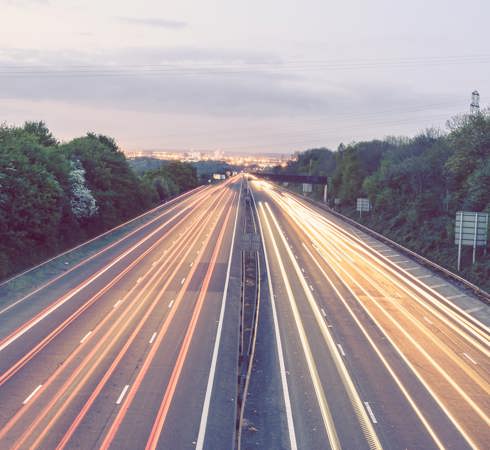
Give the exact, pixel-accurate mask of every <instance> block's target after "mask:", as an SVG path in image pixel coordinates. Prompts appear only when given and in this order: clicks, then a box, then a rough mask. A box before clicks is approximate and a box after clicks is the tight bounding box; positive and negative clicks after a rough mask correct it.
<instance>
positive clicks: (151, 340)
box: [148, 331, 157, 344]
mask: <svg viewBox="0 0 490 450" xmlns="http://www.w3.org/2000/svg"><path fill="white" fill-rule="evenodd" d="M156 337H157V332H156V331H155V332H154V333H153V334H152V335H151V338H150V340H149V341H148V344H153V341H154V340H155V338H156Z"/></svg>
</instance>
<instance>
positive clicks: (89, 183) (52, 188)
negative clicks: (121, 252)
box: [0, 122, 198, 278]
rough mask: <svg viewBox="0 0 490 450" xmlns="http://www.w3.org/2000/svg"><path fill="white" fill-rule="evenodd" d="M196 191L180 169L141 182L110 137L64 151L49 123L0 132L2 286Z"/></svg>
mask: <svg viewBox="0 0 490 450" xmlns="http://www.w3.org/2000/svg"><path fill="white" fill-rule="evenodd" d="M197 185H198V179H197V175H196V171H195V169H194V168H193V167H192V166H190V165H188V164H184V163H179V162H172V163H170V164H168V165H166V166H165V167H160V168H158V169H156V170H152V171H147V172H143V173H142V174H136V173H135V172H134V171H133V170H132V169H131V167H130V165H129V164H128V161H127V160H126V158H125V156H124V153H123V152H122V151H121V150H120V149H119V147H118V145H117V144H116V141H115V140H114V139H113V138H111V137H108V136H104V135H101V134H95V133H87V135H85V136H82V137H78V138H75V139H73V140H71V141H69V142H63V143H61V142H59V141H58V140H57V139H56V138H55V137H54V136H53V134H52V133H51V132H50V130H49V129H48V128H47V127H46V125H45V124H44V123H43V122H26V123H25V124H24V126H22V127H16V126H7V125H5V124H3V125H0V278H5V277H7V276H9V275H11V274H13V273H16V272H18V271H20V270H22V269H24V268H27V267H29V266H32V265H34V264H36V263H38V262H40V261H42V260H44V259H46V258H48V257H50V256H53V255H55V254H57V253H59V252H61V251H63V250H65V249H67V248H69V247H71V246H74V245H76V244H78V243H80V242H83V241H84V240H86V239H88V238H90V237H92V236H94V235H97V234H99V233H101V232H103V231H105V230H107V229H109V228H112V227H114V226H116V225H118V224H120V223H122V222H124V221H126V220H128V219H130V218H132V217H134V216H136V215H138V214H140V213H142V212H143V211H145V210H148V209H150V208H151V207H153V206H155V205H157V204H159V203H161V202H163V201H165V200H167V199H168V198H169V197H172V196H174V195H177V194H179V193H181V192H183V191H186V190H189V189H192V188H194V187H196V186H197Z"/></svg>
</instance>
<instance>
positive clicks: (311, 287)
mask: <svg viewBox="0 0 490 450" xmlns="http://www.w3.org/2000/svg"><path fill="white" fill-rule="evenodd" d="M310 289H311V292H315V289H313V286H312V285H311V284H310Z"/></svg>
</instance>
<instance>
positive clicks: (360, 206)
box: [356, 198, 371, 218]
mask: <svg viewBox="0 0 490 450" xmlns="http://www.w3.org/2000/svg"><path fill="white" fill-rule="evenodd" d="M356 210H357V211H359V218H361V217H362V212H363V211H366V212H369V211H371V204H370V203H369V199H368V198H358V199H357V204H356Z"/></svg>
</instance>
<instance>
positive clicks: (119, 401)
mask: <svg viewBox="0 0 490 450" xmlns="http://www.w3.org/2000/svg"><path fill="white" fill-rule="evenodd" d="M128 389H129V384H127V385H126V386H124V388H123V390H122V392H121V393H120V394H119V397H118V398H117V400H116V405H119V404H120V403H121V402H122V399H123V398H124V396H125V395H126V392H127V390H128Z"/></svg>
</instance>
